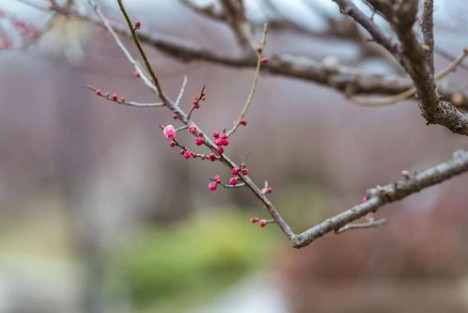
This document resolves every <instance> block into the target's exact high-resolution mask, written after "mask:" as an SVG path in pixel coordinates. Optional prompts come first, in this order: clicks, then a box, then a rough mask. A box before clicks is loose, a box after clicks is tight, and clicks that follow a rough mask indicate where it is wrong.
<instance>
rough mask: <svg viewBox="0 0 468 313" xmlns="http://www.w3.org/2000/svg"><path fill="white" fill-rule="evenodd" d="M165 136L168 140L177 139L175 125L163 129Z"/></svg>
mask: <svg viewBox="0 0 468 313" xmlns="http://www.w3.org/2000/svg"><path fill="white" fill-rule="evenodd" d="M163 134H164V137H166V138H167V139H174V138H175V137H176V129H175V128H174V126H173V125H167V126H165V127H164V129H163Z"/></svg>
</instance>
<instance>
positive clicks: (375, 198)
mask: <svg viewBox="0 0 468 313" xmlns="http://www.w3.org/2000/svg"><path fill="white" fill-rule="evenodd" d="M88 1H89V2H90V3H91V4H93V7H94V9H95V10H96V12H97V13H98V15H99V16H100V18H101V19H102V20H103V21H105V18H104V16H103V15H102V13H100V12H99V9H98V7H97V6H96V4H95V3H94V2H93V0H88ZM118 3H119V6H120V8H121V11H122V13H123V15H124V17H125V19H126V21H127V25H128V27H129V29H130V31H131V34H132V38H133V39H134V42H135V44H136V45H137V47H138V51H139V53H140V56H141V58H142V59H143V60H144V63H145V65H146V67H147V68H146V70H147V71H148V72H149V73H150V78H151V80H152V82H153V83H154V84H155V85H156V86H158V85H159V87H157V88H156V89H157V90H156V91H155V94H156V95H157V97H158V98H159V99H160V100H161V101H162V106H163V107H166V108H167V109H169V110H171V111H172V112H173V113H174V114H175V115H176V116H177V118H178V119H179V120H180V121H181V123H182V124H183V125H184V126H183V127H187V126H188V125H191V126H194V127H196V129H200V128H199V127H198V126H197V125H196V124H195V123H194V122H193V120H191V119H190V118H189V117H188V115H187V114H186V113H185V112H184V111H183V110H182V109H181V108H180V107H179V106H178V105H175V104H174V103H173V102H172V101H171V100H170V99H168V98H167V97H166V96H165V94H164V92H163V91H162V87H161V86H160V84H159V82H158V78H157V76H156V73H155V71H154V70H153V69H152V67H151V64H150V63H149V61H148V58H147V57H146V54H145V52H144V50H143V48H142V46H141V45H140V43H139V40H140V38H139V35H138V34H137V33H136V31H135V29H134V28H133V25H134V24H133V23H132V21H131V19H130V17H129V15H128V14H127V12H126V10H125V7H124V6H123V3H122V0H118ZM104 24H105V25H106V27H108V29H109V31H111V29H112V27H111V26H110V24H108V23H104ZM114 39H115V40H116V42H117V43H118V45H119V47H120V48H121V49H122V51H123V52H124V53H125V54H126V55H127V57H128V58H129V60H130V61H132V59H133V57H131V55H130V53H129V52H128V50H127V49H126V48H125V46H124V45H123V43H122V42H121V41H120V39H119V38H118V37H114ZM402 52H403V55H404V56H405V54H404V53H405V48H404V47H402ZM129 55H130V57H129ZM405 57H406V56H405ZM405 62H406V61H405ZM423 63H424V64H425V66H427V65H426V63H425V60H424V59H423ZM257 64H258V63H257ZM434 88H435V87H434ZM418 92H419V89H418ZM178 98H179V97H178ZM203 144H204V145H205V146H206V147H207V148H208V149H210V150H211V151H213V152H216V151H219V150H217V147H216V145H215V144H214V143H213V142H212V141H211V139H210V138H209V137H207V136H205V137H203ZM217 158H219V161H221V162H222V163H223V164H225V165H226V166H228V167H229V168H230V169H235V168H239V167H238V165H237V164H235V163H234V162H233V161H232V160H231V159H230V158H229V157H228V156H227V155H226V154H225V153H223V152H220V153H219V155H218V157H217ZM466 171H468V152H467V151H457V152H456V153H454V156H453V158H452V159H451V160H449V161H447V162H444V163H441V164H439V165H437V166H434V167H431V168H428V169H426V170H424V171H421V172H417V173H416V172H415V173H412V174H409V173H406V172H405V173H404V175H403V176H404V178H403V179H402V180H399V181H397V182H395V183H391V184H388V185H385V186H377V187H375V188H372V189H369V190H368V192H367V196H366V201H364V202H363V203H361V204H358V205H356V206H354V207H352V208H350V209H349V210H347V211H344V212H343V213H340V214H338V215H336V216H334V217H331V218H329V219H326V220H325V221H323V222H321V223H319V224H317V225H315V226H313V227H311V228H310V229H308V230H306V231H304V232H302V233H300V234H295V233H294V232H293V231H292V229H291V227H290V226H289V225H288V224H287V223H286V221H285V220H284V219H283V218H282V217H281V215H280V213H279V212H278V211H277V210H276V208H275V207H274V206H273V204H272V203H271V202H270V200H269V199H268V197H267V196H266V192H263V191H262V190H261V189H260V188H259V187H258V186H257V185H256V184H255V183H254V182H253V180H252V179H251V178H250V177H249V176H248V173H247V174H245V175H244V174H239V177H240V179H241V180H242V182H243V183H242V184H240V186H243V185H244V184H245V186H246V187H247V188H248V189H249V190H250V191H251V192H252V193H253V194H254V195H255V196H256V197H257V198H258V199H259V200H260V201H261V202H262V203H263V205H264V206H265V208H266V210H267V212H268V213H269V214H270V216H271V217H272V219H273V220H271V221H268V223H270V222H274V223H276V224H277V225H278V226H279V228H280V229H281V230H282V232H283V233H284V234H285V235H286V236H287V238H288V239H289V240H290V241H291V243H292V245H293V246H294V247H295V248H301V247H304V246H307V245H309V244H310V243H312V242H313V241H314V240H316V239H318V238H320V237H322V236H324V235H325V234H327V233H331V232H336V233H340V232H343V231H345V230H350V229H360V228H368V227H376V226H379V225H381V224H383V223H384V222H383V220H377V221H375V220H371V221H369V222H368V223H354V224H350V223H351V222H353V221H355V220H358V219H359V218H361V217H364V216H366V215H367V214H369V213H373V212H376V211H377V210H379V209H380V208H381V207H382V206H384V205H385V204H388V203H391V202H395V201H398V200H401V199H403V198H405V197H407V196H409V195H412V194H414V193H417V192H419V191H421V190H423V189H426V188H428V187H431V186H434V185H437V184H440V183H442V182H443V181H445V180H448V179H450V178H451V177H453V176H456V175H459V174H461V173H464V172H466Z"/></svg>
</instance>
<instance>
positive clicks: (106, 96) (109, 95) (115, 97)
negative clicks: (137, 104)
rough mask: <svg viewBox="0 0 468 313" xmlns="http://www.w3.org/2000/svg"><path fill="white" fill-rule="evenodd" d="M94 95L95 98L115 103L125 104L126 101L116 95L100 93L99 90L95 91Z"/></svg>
mask: <svg viewBox="0 0 468 313" xmlns="http://www.w3.org/2000/svg"><path fill="white" fill-rule="evenodd" d="M94 93H95V94H96V96H99V97H103V98H106V99H107V100H110V101H114V102H117V103H125V102H126V101H127V100H126V99H125V97H120V96H119V95H118V94H116V93H108V92H102V90H101V89H96V90H95V91H94Z"/></svg>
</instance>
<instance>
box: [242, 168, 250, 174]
mask: <svg viewBox="0 0 468 313" xmlns="http://www.w3.org/2000/svg"><path fill="white" fill-rule="evenodd" d="M240 171H241V173H242V175H249V172H250V171H249V169H248V168H247V167H244V168H241V170H240Z"/></svg>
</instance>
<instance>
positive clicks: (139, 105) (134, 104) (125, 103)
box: [86, 85, 164, 108]
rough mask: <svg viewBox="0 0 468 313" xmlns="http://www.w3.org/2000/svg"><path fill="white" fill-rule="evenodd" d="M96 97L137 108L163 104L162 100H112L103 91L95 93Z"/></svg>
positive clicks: (95, 89)
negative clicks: (151, 101) (147, 101)
mask: <svg viewBox="0 0 468 313" xmlns="http://www.w3.org/2000/svg"><path fill="white" fill-rule="evenodd" d="M86 87H87V88H88V89H90V90H92V91H94V92H96V91H98V90H99V89H98V88H96V87H94V86H90V85H88V86H86ZM96 95H97V96H98V97H101V98H103V99H106V100H108V101H110V102H113V103H117V104H123V105H128V106H132V107H137V108H155V107H162V106H163V105H164V104H163V103H162V102H157V103H141V102H135V101H127V100H122V99H119V100H117V101H115V100H112V99H111V98H110V95H109V94H105V93H97V94H96Z"/></svg>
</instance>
